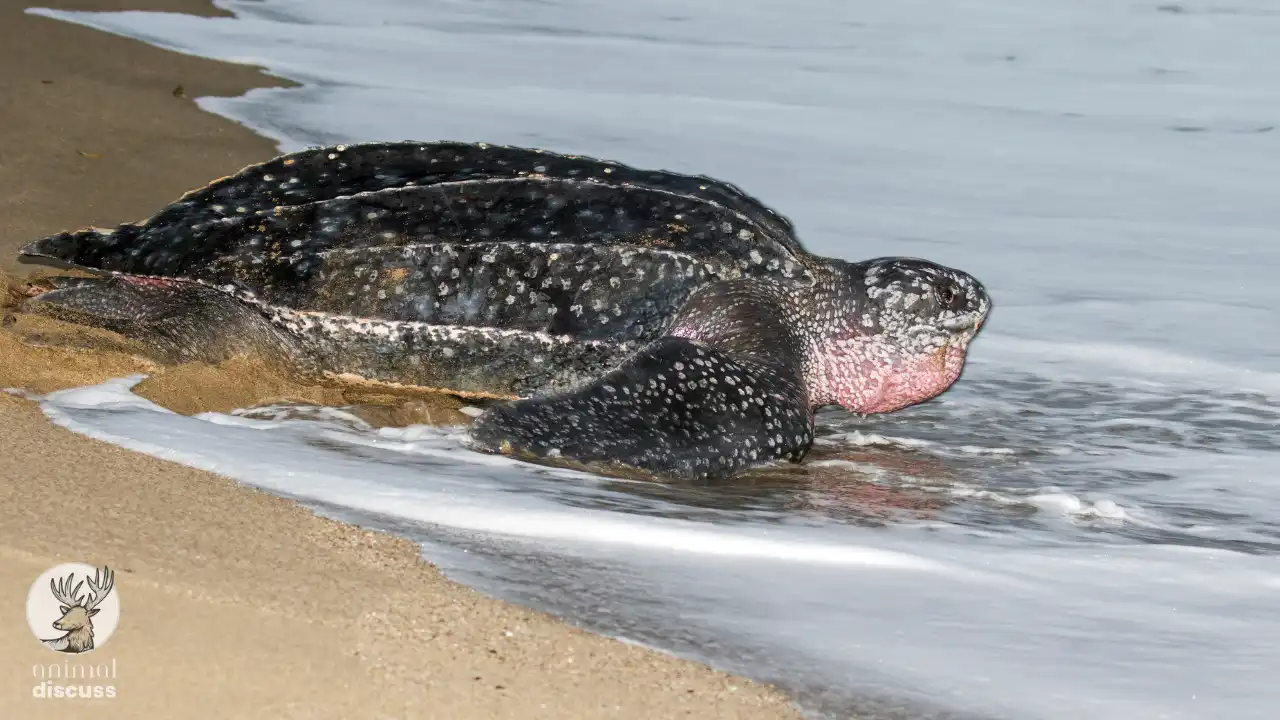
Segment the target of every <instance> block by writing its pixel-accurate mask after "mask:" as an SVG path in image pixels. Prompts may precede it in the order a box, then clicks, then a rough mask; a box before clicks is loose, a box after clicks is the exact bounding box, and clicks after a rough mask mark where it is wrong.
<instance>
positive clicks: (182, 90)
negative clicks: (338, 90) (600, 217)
mask: <svg viewBox="0 0 1280 720" xmlns="http://www.w3.org/2000/svg"><path fill="white" fill-rule="evenodd" d="M56 5H57V6H58V7H63V8H71V9H118V7H119V5H118V4H117V3H110V2H105V1H95V0H67V1H65V2H59V3H56ZM130 7H132V8H136V9H158V10H175V11H184V12H198V13H212V12H216V11H215V10H213V9H212V8H210V7H209V6H207V5H206V4H204V3H203V2H201V1H200V0H137V1H135V2H131V3H130ZM21 8H22V5H21V4H20V3H5V4H4V5H3V6H0V117H3V118H4V124H3V132H0V188H2V189H3V192H2V193H0V272H2V273H5V275H6V278H7V279H5V280H4V281H3V287H0V306H8V309H7V310H6V309H3V308H0V317H2V318H3V323H2V324H3V325H4V327H3V328H0V387H24V388H27V389H29V390H32V391H35V392H46V391H49V390H53V389H57V388H61V387H69V386H74V385H81V384H86V383H91V382H98V381H101V380H104V379H107V378H111V377H119V376H121V375H127V374H131V373H136V372H145V373H150V374H151V375H152V378H151V379H150V380H148V381H147V382H146V383H144V384H143V385H142V386H140V393H141V394H143V395H145V396H147V397H149V398H151V399H153V400H155V401H157V402H160V403H161V404H163V405H166V406H167V407H170V408H172V409H175V410H177V411H179V412H196V411H199V410H204V409H214V410H228V409H231V408H234V407H243V406H245V405H250V404H254V403H258V402H263V401H269V400H273V399H296V400H311V401H318V402H324V403H330V404H332V403H350V402H357V403H367V404H368V405H369V408H370V409H369V410H368V412H369V413H371V414H372V415H377V416H378V417H377V418H375V419H376V420H379V419H380V420H381V421H383V422H393V423H403V422H425V421H441V420H446V421H451V420H454V419H456V417H457V416H456V412H457V407H458V406H459V404H460V403H459V402H458V401H457V400H455V399H452V398H441V397H435V398H431V397H417V398H388V397H383V396H380V395H379V394H378V393H377V392H376V391H369V390H358V389H356V390H353V389H351V388H343V387H338V386H315V385H309V384H307V383H302V382H299V381H297V380H296V379H293V378H290V377H287V376H285V375H282V374H280V373H277V372H276V371H275V370H274V369H272V368H270V367H266V366H264V365H262V364H261V363H259V362H258V361H256V360H254V359H252V358H245V359H240V360H235V361H233V362H230V363H226V364H224V365H223V366H221V367H211V366H205V365H198V364H194V365H188V366H181V367H171V368H161V367H157V366H156V365H154V364H152V363H150V362H149V361H147V360H146V359H144V358H141V357H138V354H139V353H138V349H137V348H135V347H132V346H130V345H129V343H128V342H127V341H124V340H122V339H120V338H115V337H111V336H108V335H105V334H100V335H99V334H94V333H84V332H83V331H80V330H78V329H76V328H74V327H66V326H60V325H58V324H57V323H51V322H47V321H42V320H40V319H38V318H31V317H28V316H24V315H22V314H21V313H14V312H12V306H13V305H15V304H17V303H19V302H20V301H21V299H22V297H23V294H24V292H25V288H26V285H25V281H24V280H23V279H22V278H24V277H25V275H26V274H27V273H29V272H30V271H31V270H32V268H30V267H26V266H17V265H16V264H15V263H14V256H15V253H16V250H17V248H18V247H19V246H20V245H21V244H23V243H25V242H27V241H29V240H31V239H34V238H37V237H40V236H42V235H45V234H48V233H52V232H56V231H59V230H64V229H68V228H75V227H80V226H85V225H113V224H116V223H119V222H125V221H133V220H139V219H141V218H144V217H146V216H148V215H150V214H151V213H152V212H153V211H154V210H156V209H158V208H159V207H160V206H161V205H162V204H164V203H166V202H168V201H170V200H172V199H174V198H176V197H177V196H178V195H180V194H181V193H182V192H183V191H185V190H187V189H190V188H192V187H196V186H199V185H202V184H204V183H206V182H208V181H209V180H211V179H214V178H217V177H219V176H221V175H225V174H228V173H230V172H234V171H236V170H238V169H240V168H241V167H243V166H244V165H247V164H250V163H253V162H257V161H260V160H263V159H266V158H268V157H270V156H271V155H273V154H274V148H273V147H272V146H271V144H270V143H269V142H267V141H266V140H264V139H262V138H259V137H257V136H255V135H253V134H252V133H250V132H248V131H247V130H245V129H244V128H241V127H238V126H236V125H234V124H233V123H230V122H227V121H225V120H222V119H220V118H217V117H214V116H212V115H208V114H206V113H204V112H202V111H200V110H199V109H198V108H196V106H195V105H194V103H193V102H192V100H191V98H194V97H199V96H202V95H238V94H240V93H242V92H243V91H245V90H246V89H248V88H250V87H257V86H266V85H271V84H274V83H277V82H278V81H276V80H275V79H273V78H270V77H268V76H266V75H263V74H262V73H260V72H258V71H256V70H254V69H252V68H247V67H239V66H231V65H223V64H219V63H213V62H209V61H206V60H201V59H196V58H190V57H185V56H181V55H177V54H173V53H168V52H165V51H162V50H159V49H156V48H152V47H149V46H146V45H143V44H141V43H137V42H133V41H130V40H125V39H122V38H117V37H113V36H109V35H105V34H101V33H96V32H94V31H92V30H88V29H85V28H80V27H76V26H72V25H69V24H64V23H59V22H56V21H53V20H48V19H45V18H39V17H33V16H28V15H25V14H23V13H22V11H21ZM15 278H17V279H15ZM68 346H69V347H68ZM86 348H88V349H86ZM379 413H381V414H380V415H379ZM0 438H2V440H0V608H4V609H5V611H4V612H3V614H2V617H3V620H0V647H3V648H5V651H4V652H3V653H0V717H6V718H10V717H12V718H40V717H59V718H66V717H86V716H90V715H92V716H95V717H129V718H138V717H184V718H202V717H209V718H226V717H245V718H249V717H264V718H280V717H308V718H309V717H317V718H320V717H335V718H351V717H441V718H445V717H447V718H472V717H484V718H507V717H509V718H537V717H547V718H570V717H584V718H586V717H592V718H594V717H634V718H664V717H700V718H701V717H742V718H747V717H750V718H757V717H758V718H778V717H795V716H796V714H795V712H794V710H793V709H792V708H791V707H790V705H789V704H788V703H787V701H786V699H785V698H784V697H783V696H782V695H781V694H779V693H777V692H776V691H774V690H772V689H770V688H767V687H763V686H760V685H757V684H754V683H750V682H747V681H744V680H741V679H739V678H734V677H732V676H729V675H725V674H723V673H718V672H715V671H712V670H709V669H707V668H705V667H703V666H700V665H698V664H696V663H691V662H686V661H682V660H678V659H674V658H671V657H669V656H666V655H663V654H660V653H655V652H651V651H647V650H644V649H640V648H637V647H633V646H629V645H624V644H622V643H619V642H615V641H611V640H607V639H605V638H600V637H596V636H593V635H590V634H588V633H585V632H582V631H579V630H576V629H574V628H571V627H568V626H566V625H564V624H562V623H559V622H557V621H556V620H554V619H553V618H550V617H548V616H546V615H543V614H540V613H536V612H532V611H528V610H524V609H521V608H518V607H514V606H511V605H508V604H505V603H502V602H498V601H495V600H492V599H489V598H486V597H483V596H480V595H479V594H477V593H475V592H473V591H471V590H469V589H467V588H464V587H461V586H459V585H456V584H454V583H452V582H450V581H448V580H447V579H445V578H444V577H443V576H442V575H441V574H440V573H439V572H438V571H437V570H435V569H434V568H432V567H431V566H429V565H426V564H424V563H423V562H421V560H420V558H419V556H418V549H417V547H416V546H415V545H413V544H412V543H409V542H406V541H402V540H399V539H396V538H392V537H389V536H385V535H380V534H376V533H370V532H365V531H362V530H360V529H358V528H355V527H352V526H349V525H344V524H342V523H338V522H334V521H330V520H326V519H323V518H319V517H316V516H315V515H313V514H311V513H310V512H309V511H307V510H305V509H303V508H301V507H299V506H298V505H296V504H294V503H292V502H290V501H287V500H283V499H280V498H276V497H273V496H270V495H267V494H265V493H261V492H257V491H255V490H252V489H248V488H245V487H242V486H240V485H237V484H236V483H234V482H232V481H230V480H228V479H225V478H221V477H218V476H216V475H212V474H209V473H204V472H199V471H195V470H191V469H188V468H185V467H182V466H178V465H174V464H170V463H166V462H163V461H160V460H156V459H153V458H150V457H145V456H142V455H138V454H134V453H131V452H128V451H125V450H121V449H119V448H116V447H113V446H109V445H105V444H102V443H98V442H95V441H93V440H89V439H87V438H84V437H82V436H78V435H75V434H72V433H70V432H67V431H65V430H62V429H60V428H57V427H54V426H52V425H51V424H50V423H48V422H47V421H46V420H45V418H44V417H43V415H42V414H41V413H40V411H39V408H38V407H37V406H36V405H35V404H34V403H32V402H30V401H28V400H22V399H18V398H16V397H11V396H8V395H0ZM59 562H87V563H97V564H108V565H111V566H112V567H114V568H116V569H117V570H118V577H117V580H116V588H117V592H118V593H119V597H120V599H121V607H122V611H121V624H120V628H119V629H118V631H117V632H116V634H115V635H114V636H113V637H112V638H111V639H110V640H109V642H108V643H107V644H106V645H104V646H103V647H101V648H100V649H98V650H97V651H95V652H94V653H93V654H91V655H88V656H81V658H80V660H81V661H84V662H92V663H104V662H110V661H113V660H114V661H115V668H116V677H115V678H114V679H113V680H112V681H111V682H112V683H113V684H115V685H116V687H117V692H118V696H117V697H116V698H115V699H112V700H105V699H104V700H52V699H48V700H38V699H34V698H32V693H31V688H32V686H33V685H34V684H35V683H36V680H35V679H34V678H33V674H32V673H33V666H34V665H37V664H45V665H47V664H50V663H57V664H61V663H62V661H63V660H70V661H71V662H77V659H76V658H75V657H74V656H65V655H58V654H54V653H52V652H51V651H49V650H47V649H45V648H42V647H41V646H40V645H39V644H38V643H37V642H36V641H35V639H34V638H33V637H32V636H31V633H30V631H29V629H28V628H27V626H26V622H25V619H24V617H23V612H22V610H21V608H23V607H24V604H25V599H26V593H27V588H28V586H29V584H30V583H31V581H32V580H33V579H34V578H35V577H36V576H37V575H38V574H40V573H41V572H42V571H44V570H45V569H47V568H48V567H50V566H52V565H54V564H56V563H59Z"/></svg>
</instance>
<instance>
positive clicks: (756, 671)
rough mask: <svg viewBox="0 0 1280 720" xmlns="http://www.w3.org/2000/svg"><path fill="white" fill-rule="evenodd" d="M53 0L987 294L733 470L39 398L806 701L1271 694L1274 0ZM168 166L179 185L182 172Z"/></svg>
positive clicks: (260, 95)
mask: <svg viewBox="0 0 1280 720" xmlns="http://www.w3.org/2000/svg"><path fill="white" fill-rule="evenodd" d="M218 4H219V5H220V6H221V7H224V8H226V9H228V10H230V11H232V12H233V13H235V17H234V18H214V19H209V18H196V17H189V16H184V15H174V14H162V13H139V12H122V13H66V12H55V11H47V10H34V11H33V12H39V13H41V14H46V15H50V16H53V17H57V18H61V19H64V20H68V21H71V22H77V23H82V24H86V25H89V26H92V27H96V28H100V29H103V30H106V31H110V32H116V33H120V34H124V35H128V36H132V37H137V38H140V39H143V40H146V41H148V42H151V43H154V44H157V45H160V46H163V47H167V48H171V49H174V50H178V51H181V52H187V53H192V54H197V55H202V56H208V57H213V58H219V59H224V60H231V61H237V62H247V63H253V64H258V65H262V66H264V67H266V68H267V69H269V70H270V71H271V72H273V73H275V74H278V75H281V76H284V77H287V78H289V79H291V80H295V81H297V82H298V83H300V85H299V86H298V87H294V88H287V89H265V90H254V91H251V92H249V93H248V94H246V95H245V96H243V97H239V98H232V99H218V98H202V99H201V100H200V101H199V102H200V104H201V106H202V107H204V108H206V109H208V110H210V111H212V112H215V113H219V114H222V115H225V116H227V117H230V118H232V119H235V120H237V121H239V122H242V123H244V124H245V125H247V126H249V127H251V128H253V129H255V130H257V131H259V132H261V133H263V134H265V135H267V136H269V137H272V138H274V139H276V140H277V141H278V142H279V143H280V147H281V149H282V150H292V149H297V148H301V147H305V146H308V145H314V144H320V143H328V142H355V141H362V140H399V139H419V140H428V139H450V140H468V141H487V142H493V143H513V144H523V145H535V146H541V147H546V148H548V149H555V150H561V151H566V152H579V153H587V154H594V155H598V156H603V157H608V158H611V159H617V160H621V161H624V162H629V163H631V164H635V165H640V166H652V167H665V168H669V169H673V170H679V171H685V172H701V173H707V174H711V175H715V176H718V177H722V178H724V179H727V180H730V181H732V182H734V183H736V184H738V185H739V186H741V187H743V188H744V189H746V190H747V191H748V192H751V193H752V194H754V195H756V196H757V197H759V198H761V199H763V200H764V201H766V202H768V203H769V204H770V205H772V206H773V207H775V208H777V209H778V210H780V211H781V212H783V213H784V214H786V215H788V216H789V217H790V218H791V219H792V220H793V221H794V222H795V224H796V226H797V228H798V230H799V233H800V235H801V238H802V240H803V241H804V243H805V244H806V245H807V246H808V247H809V248H810V249H811V250H813V251H815V252H818V253H821V254H827V255H833V256H839V257H844V258H847V259H862V258H867V257H872V256H877V255H890V254H892V255H916V256H922V257H927V258H930V259H933V260H936V261H938V262H942V263H945V264H948V265H952V266H955V267H959V268H962V269H964V270H966V271H968V272H971V273H973V274H974V275H976V276H977V277H979V278H980V279H981V280H983V282H984V283H985V284H986V285H987V286H988V289H989V290H990V291H991V294H992V296H993V298H994V301H995V303H996V308H995V310H994V312H993V315H992V317H991V320H990V322H989V324H988V325H987V327H986V328H985V329H984V330H983V332H982V334H981V335H980V336H979V338H978V340H977V341H976V342H975V344H974V348H973V351H972V353H971V359H970V363H969V365H968V367H967V368H966V371H965V375H964V377H963V378H962V379H961V380H960V382H959V383H958V384H957V385H956V387H955V388H953V389H952V390H951V391H949V392H948V393H946V394H945V395H943V396H942V397H940V398H939V399H937V400H935V401H932V402H930V403H927V404H924V405H921V406H918V407H915V408H911V409H908V410H904V411H901V412H899V413H894V414H891V415H887V416H880V417H875V418H869V419H859V418H856V417H853V416H850V415H848V414H847V413H844V412H842V411H838V410H828V411H823V412H822V413H821V414H820V415H819V418H818V423H819V435H820V437H819V441H818V445H817V448H816V450H815V452H814V453H813V455H812V457H811V459H810V460H809V461H808V462H806V463H805V464H804V465H802V466H786V467H778V468H772V469H767V470H762V471H759V472H755V473H751V474H749V475H747V476H745V477H744V478H742V479H740V480H735V481H732V482H725V483H720V484H717V485H714V486H672V485H657V484H651V483H637V482H629V481H619V480H616V479H607V478H600V477H595V476H590V475H585V474H581V473H572V472H567V471H559V470H550V469H546V468H540V467H536V466H531V465H526V464H521V463H516V462H513V461H510V460H507V459H503V458H493V457H489V456H483V455H479V454H476V453H473V452H470V451H468V450H467V449H466V446H465V429H463V428H449V429H438V428H436V429H433V428H424V427H411V428H401V429H375V428H371V427H369V426H367V425H365V424H363V423H362V422H361V421H359V420H358V419H357V418H356V417H354V416H353V415H351V414H350V413H348V412H346V411H345V410H344V409H342V408H312V407H301V406H277V407H269V408H254V409H246V410H245V411H240V412H237V413H233V414H229V415H216V414H210V415H204V416H199V417H195V418H184V417H180V416H175V415H173V414H171V413H167V412H165V411H163V410H162V409H160V408H157V407H156V406H154V405H151V404H150V403H147V402H146V401H144V400H141V399H140V398H138V397H137V396H134V395H132V394H131V393H130V392H129V391H128V387H129V386H130V383H131V382H132V380H124V379H122V380H120V381H115V382H112V383H108V384H105V385H103V386H96V387H93V388H84V389H78V390H72V391H66V392H63V393H56V394H54V395H51V396H48V397H46V398H44V399H43V400H42V403H43V407H44V409H45V411H46V413H47V414H48V415H49V416H50V418H52V419H53V420H54V421H55V422H58V423H60V424H62V425H65V426H67V427H70V428H71V429H73V430H76V431H78V432H83V433H86V434H89V435H92V436H94V437H98V438H102V439H104V440H107V441H110V442H116V443H119V444H121V445H125V446H127V447H131V448H134V449H137V450H140V451H142V452H147V453H151V454H155V455H158V456H161V457H167V458H170V459H173V460H176V461H178V462H183V463H187V464H191V465H195V466H198V467H204V468H208V469H212V470H216V471H219V472H222V473H225V474H228V475H231V476H233V477H236V478H238V479H240V480H242V481H244V482H246V483H250V484H253V485H257V486H260V487H264V488H266V489H269V490H271V491H273V492H277V493H281V494H284V495H288V496H291V497H296V498H298V499H300V500H302V501H303V502H306V503H309V504H311V505H312V506H314V507H316V508H317V509H319V510H320V511H321V512H325V513H328V514H332V515H336V516H338V517H342V518H345V519H348V520H352V521H354V522H359V523H362V524H366V525H369V526H372V527H378V528H383V529H388V530H391V531H393V532H397V533H402V534H405V535H408V536H410V537H413V538H415V539H417V540H419V541H421V542H422V543H423V547H424V552H425V554H426V556H427V557H428V558H429V559H430V560H432V561H433V562H436V563H438V564H439V565H441V566H442V567H443V568H445V569H446V571H447V572H449V573H450V574H451V576H453V577H455V578H457V579H459V580H461V581H463V582H466V583H469V584H472V585H474V586H476V587H478V588H480V589H482V590H484V591H486V592H489V593H492V594H495V595H498V596H500V597H504V598H508V599H512V600H514V601H517V602H522V603H525V604H529V605H532V606H535V607H539V608H542V609H546V610H549V611H551V612H553V613H556V614H558V615H561V616H563V617H566V618H568V619H569V620H571V621H573V622H576V623H579V624H582V625H584V626H586V627H590V628H592V629H594V630H597V631H599V632H603V633H606V634H612V635H615V636H619V637H623V638H627V639H630V640H634V641H637V642H642V643H644V644H647V645H651V646H654V647H658V648H663V649H666V650H670V651H673V652H677V653H680V654H682V655H686V656H690V657H695V658H699V659H702V660H705V661H707V662H710V663H712V664H714V665H716V666H718V667H722V668H725V669H729V670H733V671H736V672H740V673H744V674H747V675H750V676H753V677H757V678H761V679H765V680H770V681H773V682H776V683H778V684H779V685H781V686H782V687H784V688H785V689H787V690H788V691H790V692H792V694H793V695H794V696H795V697H796V699H797V702H798V703H799V704H800V705H801V707H802V708H804V709H805V710H806V711H809V712H811V713H813V714H815V715H826V716H831V717H845V716H848V715H850V714H851V713H865V714H867V715H868V716H872V717H982V718H987V717H991V718H1063V719H1068V718H1070V719H1075V718H1080V717H1086V716H1087V717H1091V718H1097V719H1103V718H1117V719H1125V720H1128V719H1131V718H1225V717H1230V718H1271V717H1274V715H1275V708H1276V707H1280V685H1277V684H1276V683H1275V682H1274V678H1275V676H1276V673H1277V671H1280V642H1277V641H1278V640H1280V283H1276V282H1275V281H1274V276H1275V274H1276V272H1277V270H1280V242H1277V236H1278V235H1280V202H1278V201H1277V197H1278V196H1277V193H1276V190H1275V176H1276V170H1275V168H1276V167H1277V162H1278V161H1280V93H1277V92H1276V88H1280V43H1277V42H1276V40H1275V38H1277V37H1280V9H1277V8H1275V7H1273V4H1272V3H1268V2H1264V1H1263V0H1241V1H1239V2H1232V1H1231V0H1226V2H1223V3H1212V4H1209V3H1186V4H1171V3H1166V4H1159V3H1154V2H1153V3H1138V2H1124V1H1122V0H1107V1H1105V2H1104V1H1103V0H1080V1H1079V2H1073V3H1060V2H1051V1H1050V0H1024V1H1023V2H1017V3H1014V2H994V1H992V0H967V1H964V0H955V1H952V2H942V1H937V2H910V1H904V2H896V3H891V4H884V3H880V4H865V3H842V2H836V1H835V0H798V1H796V2H789V3H764V2H750V1H746V0H739V1H737V2H728V1H727V0H716V1H708V2H702V3H690V2H682V3H676V2H670V1H663V0H637V1H636V2H630V3H625V4H623V3H598V2H588V1H587V0H525V1H519V0H469V1H463V0H452V1H443V0H416V1H415V0H365V1H364V2H360V3H350V2H340V1H338V0H306V1H305V2H304V1H303V0H293V1H289V0H263V1H250V0H236V1H228V0H222V1H220V2H219V3H218ZM178 192H180V189H176V188H175V196H176V195H177V194H178Z"/></svg>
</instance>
